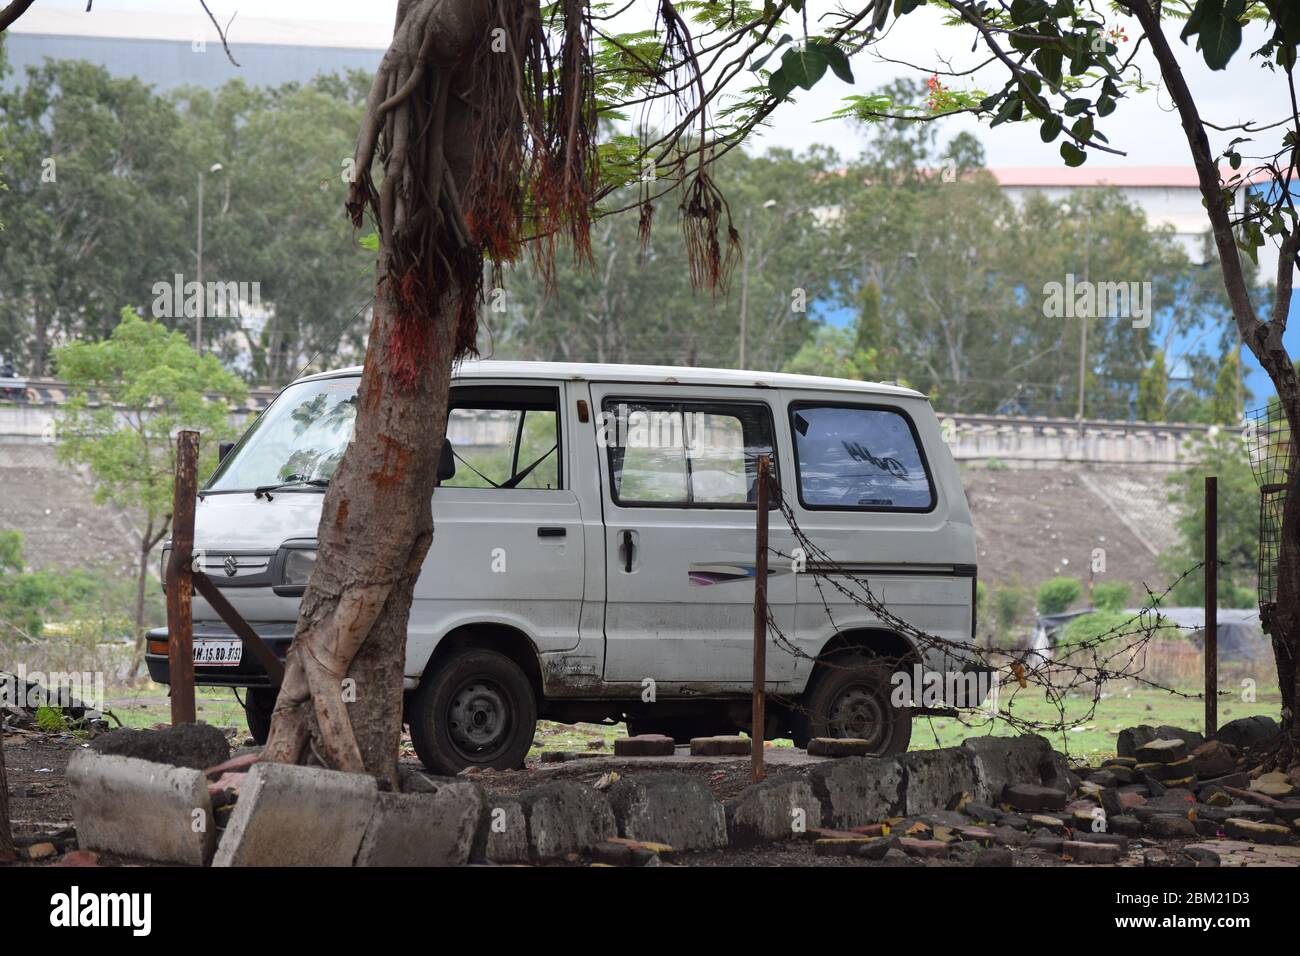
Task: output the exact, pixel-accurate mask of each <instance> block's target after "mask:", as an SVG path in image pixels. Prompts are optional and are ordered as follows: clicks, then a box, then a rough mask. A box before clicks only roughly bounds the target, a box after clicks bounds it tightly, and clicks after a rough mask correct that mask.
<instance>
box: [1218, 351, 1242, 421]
mask: <svg viewBox="0 0 1300 956" xmlns="http://www.w3.org/2000/svg"><path fill="white" fill-rule="evenodd" d="M1240 375H1241V357H1240V356H1239V355H1238V353H1237V350H1236V349H1233V350H1232V351H1230V352H1228V353H1227V354H1226V355H1224V356H1223V361H1222V362H1220V363H1219V374H1218V376H1217V377H1216V378H1215V380H1214V424H1216V425H1240V424H1241V414H1242V409H1241V405H1240V402H1239V400H1238V398H1237V393H1238V383H1237V378H1238V376H1240Z"/></svg>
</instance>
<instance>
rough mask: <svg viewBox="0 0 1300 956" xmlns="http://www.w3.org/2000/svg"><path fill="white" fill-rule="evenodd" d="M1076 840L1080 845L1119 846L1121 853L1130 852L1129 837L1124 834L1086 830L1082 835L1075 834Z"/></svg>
mask: <svg viewBox="0 0 1300 956" xmlns="http://www.w3.org/2000/svg"><path fill="white" fill-rule="evenodd" d="M1074 839H1075V841H1076V842H1078V843H1105V844H1107V845H1108V846H1117V847H1119V849H1120V852H1121V853H1123V852H1125V851H1127V850H1128V837H1127V836H1125V835H1124V834H1122V833H1106V832H1101V833H1098V832H1094V831H1092V830H1085V831H1083V832H1081V833H1075V834H1074Z"/></svg>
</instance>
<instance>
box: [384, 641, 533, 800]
mask: <svg viewBox="0 0 1300 956" xmlns="http://www.w3.org/2000/svg"><path fill="white" fill-rule="evenodd" d="M409 719H410V725H411V742H412V743H413V744H414V745H415V752H416V754H418V755H419V757H420V761H421V762H422V763H423V764H424V766H425V767H426V768H427V769H428V770H430V771H431V772H432V773H439V774H448V775H454V774H457V773H460V771H462V770H464V769H465V768H466V767H492V768H493V769H496V770H512V769H515V768H518V767H522V766H523V765H524V757H526V756H527V755H528V748H529V747H531V746H532V744H533V733H534V732H535V731H536V729H537V700H536V698H535V697H534V695H533V687H532V684H530V683H529V681H528V676H527V675H526V674H525V673H524V672H523V670H522V669H521V668H520V667H519V665H518V664H516V663H515V662H514V661H512V660H511V659H510V658H508V657H506V656H505V655H504V654H498V653H497V652H496V651H484V650H470V651H464V652H462V653H459V654H457V655H456V656H455V657H453V658H451V659H450V660H447V661H444V662H443V663H442V665H441V666H440V667H439V669H438V671H437V672H436V673H434V674H429V675H426V676H425V679H424V681H422V682H421V684H420V687H419V689H418V690H416V691H415V693H414V694H413V695H412V697H411V707H410V710H409Z"/></svg>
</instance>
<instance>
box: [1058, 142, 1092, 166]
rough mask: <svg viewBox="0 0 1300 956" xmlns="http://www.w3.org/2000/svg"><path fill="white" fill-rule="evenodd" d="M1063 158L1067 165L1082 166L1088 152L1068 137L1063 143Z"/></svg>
mask: <svg viewBox="0 0 1300 956" xmlns="http://www.w3.org/2000/svg"><path fill="white" fill-rule="evenodd" d="M1061 158H1062V159H1063V160H1065V165H1067V166H1082V165H1083V162H1084V160H1086V159H1087V158H1088V154H1087V153H1085V152H1084V151H1083V150H1081V149H1080V148H1079V147H1078V146H1075V145H1074V144H1073V143H1072V142H1070V141H1069V140H1068V139H1067V140H1066V141H1065V142H1063V143H1062V144H1061Z"/></svg>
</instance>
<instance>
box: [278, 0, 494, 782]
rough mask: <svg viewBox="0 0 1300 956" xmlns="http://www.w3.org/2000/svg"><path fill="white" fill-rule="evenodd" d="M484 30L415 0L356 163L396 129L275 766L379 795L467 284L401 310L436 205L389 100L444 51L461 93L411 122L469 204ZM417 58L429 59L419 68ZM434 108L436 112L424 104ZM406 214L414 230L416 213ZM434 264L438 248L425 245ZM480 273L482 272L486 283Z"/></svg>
mask: <svg viewBox="0 0 1300 956" xmlns="http://www.w3.org/2000/svg"><path fill="white" fill-rule="evenodd" d="M485 33H486V17H485V14H484V11H483V10H482V9H480V8H479V7H478V6H477V5H472V6H471V5H466V4H463V3H460V2H455V0H441V2H438V0H434V2H417V0H402V2H401V3H399V6H398V12H397V27H396V29H395V33H394V41H393V46H392V47H391V48H390V50H389V52H388V54H386V55H385V58H384V63H383V64H381V68H380V74H379V75H378V76H377V78H376V85H375V87H374V88H372V91H371V100H370V102H369V103H368V105H367V113H366V118H365V119H364V120H363V132H362V137H361V141H362V145H361V146H359V151H360V153H361V154H362V160H361V162H359V163H358V167H359V168H368V164H369V156H370V152H369V149H372V148H373V143H374V140H373V139H372V138H371V137H372V134H374V126H373V125H372V124H375V123H378V124H381V125H382V124H383V123H385V122H387V123H388V124H389V126H390V128H391V129H392V130H393V133H392V139H391V140H388V141H386V152H385V153H384V154H383V158H384V162H385V167H384V172H385V178H384V182H383V197H384V198H383V204H382V205H383V210H382V211H383V220H382V221H381V228H380V249H379V261H378V263H377V265H376V272H375V288H376V294H375V305H374V315H373V318H372V321H371V326H370V338H369V341H368V343H367V348H366V360H365V368H364V370H363V371H362V374H361V382H360V385H359V387H358V392H357V395H358V405H357V415H356V421H355V424H354V429H353V437H352V441H351V442H350V443H349V445H348V449H347V452H346V454H345V455H344V457H343V460H342V462H341V463H340V465H339V468H338V471H337V472H336V473H335V474H334V476H333V478H332V479H331V480H330V486H329V490H328V491H327V492H326V495H325V500H324V504H323V507H322V513H321V523H320V529H319V531H318V534H317V539H318V542H319V546H318V550H317V555H318V557H317V561H316V567H315V569H314V571H313V572H312V577H311V580H310V582H309V584H308V586H307V590H306V593H305V594H304V595H303V599H302V605H301V608H300V609H299V612H298V626H297V628H296V630H295V631H294V639H293V644H292V645H291V646H290V648H289V653H288V656H287V658H286V660H285V677H284V684H283V685H282V686H281V688H280V694H279V697H278V699H277V701H276V705H275V710H274V712H273V715H272V722H271V733H270V738H269V739H268V741H267V745H266V750H265V756H264V759H269V760H276V761H281V762H287V763H319V764H322V765H324V766H327V767H331V768H333V769H336V770H344V771H349V772H353V773H363V772H364V773H369V774H371V775H373V776H375V777H377V778H379V780H380V784H381V786H385V787H390V788H393V789H395V788H396V784H397V757H398V745H399V742H400V739H401V729H402V677H403V665H404V663H405V660H406V625H407V619H408V617H409V614H410V607H411V596H412V592H413V590H414V587H415V582H416V579H417V578H418V577H419V574H420V568H421V566H422V565H423V563H424V557H425V554H426V553H427V552H428V550H429V544H430V542H431V540H432V537H433V514H432V500H431V499H432V496H433V490H434V485H435V482H436V477H437V463H438V458H439V452H440V450H441V446H442V441H443V437H444V435H445V433H446V426H447V396H448V389H449V387H450V383H451V368H452V363H453V361H454V359H455V356H456V350H457V347H458V344H460V343H458V328H459V326H458V321H459V319H460V318H461V312H460V306H461V288H460V287H459V286H458V284H457V280H456V279H455V278H454V277H453V278H451V279H448V280H447V281H445V282H444V284H442V285H441V286H439V287H438V288H437V289H436V292H435V293H433V294H432V295H431V297H430V302H431V303H432V304H431V305H430V306H429V308H428V314H420V315H413V314H412V313H411V310H410V309H411V307H410V306H409V304H407V305H406V306H405V307H404V306H403V303H402V302H401V301H399V299H398V296H400V295H405V294H407V293H406V290H404V289H395V288H394V287H393V282H392V281H391V276H392V275H393V269H392V267H393V265H394V248H395V243H400V242H401V241H402V240H403V238H406V237H405V236H404V235H403V230H404V229H406V228H411V227H413V224H414V223H415V222H419V221H420V220H421V218H422V217H427V216H428V215H430V214H431V213H432V211H433V210H430V209H429V208H428V205H427V202H426V203H424V204H422V202H421V200H422V198H423V197H420V196H417V195H415V193H414V190H413V189H412V190H410V191H407V190H408V189H409V188H410V177H409V172H410V171H409V168H408V167H407V166H406V165H405V162H406V157H405V151H406V150H407V149H408V148H409V149H412V150H414V149H415V148H417V146H414V145H412V141H411V140H410V139H407V138H406V135H407V130H408V129H409V128H410V126H409V125H405V124H406V123H408V122H409V120H410V116H409V115H406V116H403V112H404V111H405V110H406V109H407V107H406V106H397V107H395V108H392V109H390V110H389V111H388V112H386V113H385V112H384V110H383V109H382V108H380V107H379V104H380V103H381V102H383V101H384V100H385V99H388V100H389V101H390V102H394V101H398V100H400V99H401V97H400V96H394V92H395V90H396V89H398V88H399V87H401V88H404V89H407V90H408V93H407V95H408V96H409V95H410V94H409V90H410V89H415V90H416V93H415V94H414V95H415V96H416V97H419V96H422V95H424V93H423V90H424V89H425V88H424V87H422V86H419V85H417V84H418V81H419V79H420V78H419V77H416V76H413V74H414V73H415V72H416V71H419V70H423V69H424V62H425V61H424V60H423V57H424V55H425V54H424V52H423V51H428V50H432V51H433V53H434V54H435V55H437V59H438V60H439V62H440V63H441V64H442V70H443V72H442V73H441V75H440V77H439V79H438V82H439V83H443V84H447V87H446V89H448V90H451V91H454V92H452V93H451V95H449V96H447V95H445V94H444V96H443V102H442V103H440V104H439V109H440V110H441V111H442V112H441V118H442V123H441V126H438V125H433V126H429V127H425V126H424V125H423V124H414V125H415V126H416V127H417V128H419V129H422V130H423V129H427V130H428V132H427V135H428V136H430V137H433V138H434V140H433V141H434V142H435V144H436V146H437V148H438V149H439V150H440V153H441V155H440V162H445V167H444V170H445V174H446V175H447V176H449V177H450V180H451V182H452V183H453V184H454V186H455V187H456V188H457V190H458V191H459V195H462V196H463V195H465V191H466V185H467V183H468V180H469V177H470V173H471V170H472V168H473V167H472V161H473V158H474V157H473V155H472V152H473V147H472V144H473V143H474V142H475V136H474V135H473V133H474V130H473V128H472V124H473V123H474V122H476V121H479V120H480V119H481V115H482V114H481V107H482V103H481V97H482V96H484V95H485V94H484V92H483V91H482V90H481V89H479V88H477V87H472V86H471V85H470V84H468V83H467V82H465V77H463V76H460V75H458V72H457V71H458V70H459V67H458V66H456V64H458V63H459V62H460V61H459V57H460V56H463V55H464V54H465V53H466V52H469V51H472V49H473V48H474V46H475V45H476V44H478V43H480V42H481V41H482V38H483V36H484V35H485ZM417 50H420V51H422V52H421V53H420V58H419V59H417V57H416V51H417ZM457 51H459V52H457ZM402 76H411V77H412V79H411V83H412V86H410V87H406V86H405V84H404V82H403V80H401V79H400V77H402ZM385 77H387V82H388V84H389V86H388V88H385V86H384V82H385ZM427 106H428V107H431V106H432V104H425V103H418V104H413V105H412V108H415V107H418V108H419V109H421V110H422V109H425V108H426V107H427ZM417 115H418V114H417ZM395 117H396V118H395ZM367 143H369V148H367V147H366V145H365V144H367ZM425 145H426V146H427V144H425ZM363 164H364V165H363ZM439 178H440V177H439ZM434 181H435V182H437V181H438V180H437V179H435V180H434ZM421 184H422V185H423V181H421ZM394 209H397V210H398V211H397V212H393V210H394ZM408 214H409V215H410V216H411V217H412V218H411V219H406V218H404V216H406V215H408ZM395 236H396V238H394V237H395ZM408 241H409V240H408ZM424 254H426V255H439V254H440V251H439V250H438V249H427V250H425V251H424ZM480 268H481V267H476V268H475V270H474V275H473V278H474V279H475V280H477V279H478V278H479V272H480ZM413 356H414V357H415V361H414V363H413V362H412V357H413ZM413 368H414V370H415V373H414V374H413Z"/></svg>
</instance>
